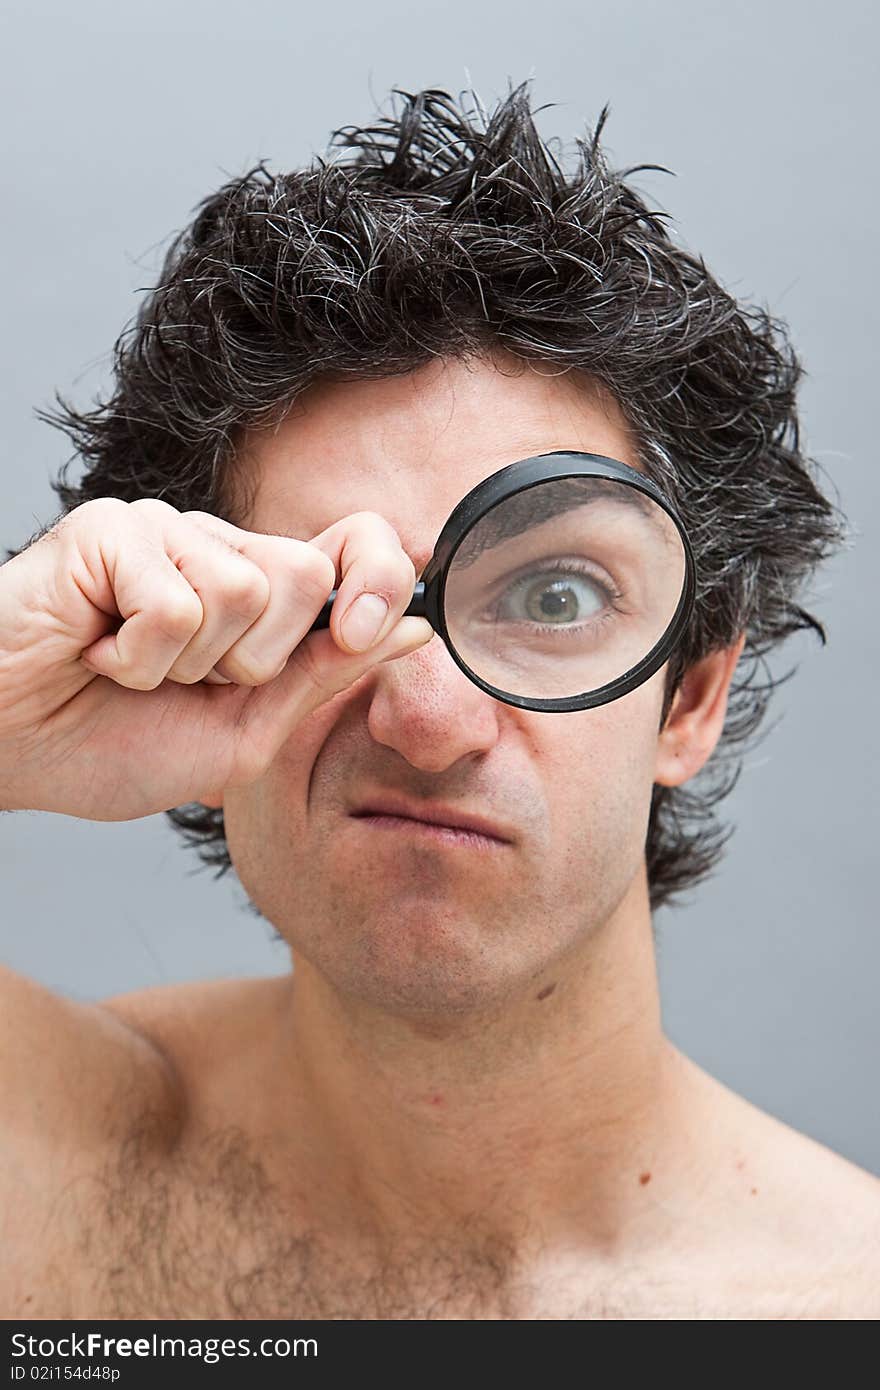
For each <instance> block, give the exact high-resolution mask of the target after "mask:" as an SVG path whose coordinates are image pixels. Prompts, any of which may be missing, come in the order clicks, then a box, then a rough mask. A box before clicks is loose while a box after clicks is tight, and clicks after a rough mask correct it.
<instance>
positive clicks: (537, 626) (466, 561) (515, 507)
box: [444, 477, 686, 700]
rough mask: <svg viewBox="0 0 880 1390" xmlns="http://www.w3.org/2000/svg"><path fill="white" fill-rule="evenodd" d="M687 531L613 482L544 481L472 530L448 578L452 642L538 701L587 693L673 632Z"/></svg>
mask: <svg viewBox="0 0 880 1390" xmlns="http://www.w3.org/2000/svg"><path fill="white" fill-rule="evenodd" d="M685 576H686V559H685V550H684V544H683V542H682V539H681V536H680V534H679V531H678V528H677V526H676V524H675V522H674V521H673V520H672V518H671V517H670V516H669V514H668V513H667V512H666V511H665V510H664V509H663V508H662V507H661V506H659V505H658V504H657V503H656V502H654V501H653V500H652V499H651V498H650V497H648V496H646V495H645V494H644V493H642V492H640V491H639V490H638V489H637V488H635V487H632V486H629V485H628V484H626V483H621V482H616V481H614V480H611V479H607V478H593V477H569V478H556V479H552V480H549V481H546V482H541V483H537V484H535V485H534V486H532V487H529V488H526V489H524V490H523V491H521V492H518V493H515V494H514V495H513V496H511V497H507V498H505V499H503V500H502V501H501V502H498V503H497V504H496V505H495V506H494V507H493V508H492V509H491V511H489V512H487V513H486V515H485V516H484V517H482V518H481V519H480V520H479V521H478V522H476V523H475V525H474V526H473V527H472V528H471V529H470V530H469V531H468V532H467V533H466V535H465V536H464V538H463V540H462V542H461V543H460V545H459V547H458V549H457V550H456V552H455V554H454V556H453V558H452V561H451V564H450V568H449V572H448V575H447V579H446V587H445V594H444V612H445V617H446V626H447V631H448V635H449V639H450V641H451V643H452V645H453V646H454V647H455V649H456V652H457V653H458V656H459V657H460V659H461V660H462V661H463V662H464V664H465V665H466V666H467V667H469V668H470V670H471V671H472V672H473V673H474V674H475V675H476V676H478V677H479V678H480V679H481V680H483V681H485V682H487V683H488V684H489V685H492V686H494V687H495V688H496V689H497V690H500V691H504V692H506V693H507V694H510V695H515V696H520V697H524V698H526V699H538V700H541V699H543V700H547V699H561V698H569V697H571V696H576V695H586V694H589V693H591V692H593V691H595V690H599V689H600V688H601V687H602V686H605V685H608V684H609V683H610V682H612V681H616V680H618V679H619V678H621V677H623V676H625V675H627V674H628V673H629V672H630V671H632V669H633V668H634V667H636V666H638V665H639V663H640V662H641V661H642V660H643V659H644V657H646V656H647V655H648V653H649V652H650V651H652V649H653V648H654V647H655V646H656V644H657V643H658V642H659V641H660V639H661V638H662V637H663V635H664V633H665V632H666V630H667V628H668V627H669V625H670V623H671V622H672V620H673V617H674V616H675V613H676V610H677V608H678V604H679V600H680V599H681V596H682V592H683V590H684V586H685Z"/></svg>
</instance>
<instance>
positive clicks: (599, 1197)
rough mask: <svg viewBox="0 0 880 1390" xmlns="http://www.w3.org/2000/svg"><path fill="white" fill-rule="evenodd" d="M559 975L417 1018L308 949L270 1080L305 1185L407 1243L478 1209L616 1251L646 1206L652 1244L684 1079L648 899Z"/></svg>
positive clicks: (511, 1227)
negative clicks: (664, 1005)
mask: <svg viewBox="0 0 880 1390" xmlns="http://www.w3.org/2000/svg"><path fill="white" fill-rule="evenodd" d="M552 974H553V980H552V983H553V988H552V989H549V987H548V985H547V984H546V983H544V984H543V987H533V988H531V989H529V990H528V992H527V993H524V994H522V995H521V996H520V997H519V998H517V999H514V1000H508V1001H506V1002H505V1003H504V1004H503V1005H501V1004H497V1005H496V1006H495V1007H494V1008H493V1009H487V1010H486V1011H485V1012H483V1013H482V1014H480V1015H477V1014H474V1013H471V1014H469V1015H468V1016H467V1017H462V1016H459V1017H455V1018H449V1017H446V1018H443V1017H439V1016H437V1017H434V1018H431V1019H427V1018H422V1019H414V1018H412V1017H409V1018H402V1017H400V1016H393V1015H391V1014H389V1013H388V1012H380V1011H378V1010H376V1009H375V1008H371V1007H368V1006H366V1005H365V1004H364V1003H363V1002H362V1001H353V1000H352V999H350V998H343V997H341V996H340V995H339V993H338V992H337V991H335V990H334V989H333V987H332V986H331V985H330V984H329V983H328V982H327V980H326V979H324V978H323V977H322V976H320V975H319V974H318V973H317V972H316V971H315V970H314V969H313V968H312V967H311V966H310V965H309V963H308V962H306V961H298V962H297V963H296V967H295V976H294V980H293V981H292V982H288V984H289V986H290V987H289V989H288V992H287V995H286V997H285V999H284V1001H283V1003H282V1006H281V1007H280V1008H279V1011H278V1014H277V1016H276V1020H275V1024H274V1035H275V1036H274V1040H273V1044H272V1064H271V1075H272V1078H273V1080H272V1083H271V1087H270V1089H269V1090H268V1091H267V1092H266V1093H265V1099H266V1102H267V1104H268V1105H270V1106H271V1107H272V1110H273V1113H274V1116H275V1129H276V1132H277V1124H278V1117H279V1116H280V1115H284V1114H285V1113H286V1114H288V1115H289V1117H290V1122H291V1150H290V1163H291V1171H292V1172H295V1175H296V1185H297V1187H298V1188H299V1189H300V1190H302V1188H303V1186H304V1185H308V1184H310V1183H311V1184H312V1187H311V1189H310V1190H312V1191H314V1192H315V1194H318V1193H320V1194H321V1195H320V1201H321V1204H322V1205H323V1204H325V1203H326V1205H327V1209H328V1211H332V1212H334V1213H335V1214H336V1216H337V1217H338V1216H339V1215H340V1214H341V1215H343V1217H344V1216H346V1215H347V1216H348V1217H349V1218H351V1219H353V1220H356V1221H358V1222H362V1223H363V1222H366V1223H368V1224H369V1225H372V1226H375V1227H376V1228H377V1229H380V1230H382V1231H383V1232H384V1233H385V1234H387V1235H388V1236H389V1238H393V1237H394V1235H395V1232H396V1231H404V1230H412V1229H413V1228H418V1229H419V1230H420V1231H422V1232H423V1233H424V1235H425V1236H426V1237H427V1236H430V1233H431V1230H432V1228H436V1229H437V1230H438V1231H439V1230H442V1231H444V1232H445V1233H447V1234H448V1232H449V1230H450V1228H451V1226H453V1225H454V1226H459V1225H460V1227H461V1229H463V1230H466V1229H467V1227H468V1224H469V1223H473V1222H474V1221H476V1220H477V1219H478V1220H479V1223H480V1228H481V1230H483V1231H486V1230H487V1229H489V1228H491V1229H492V1231H493V1233H494V1234H496V1235H497V1236H498V1237H499V1238H502V1239H509V1240H511V1241H513V1242H514V1243H520V1242H523V1243H527V1244H531V1243H532V1242H533V1241H534V1242H536V1243H538V1244H544V1243H546V1242H547V1241H551V1242H554V1241H557V1240H559V1239H563V1238H564V1239H565V1240H571V1241H574V1242H576V1243H577V1245H578V1247H579V1248H581V1249H583V1248H589V1249H591V1250H593V1251H595V1253H596V1254H597V1256H600V1255H602V1254H604V1253H609V1252H611V1251H612V1250H614V1249H617V1248H618V1246H619V1245H620V1243H621V1241H625V1242H628V1241H629V1240H630V1233H631V1232H632V1230H633V1229H634V1227H633V1222H634V1221H635V1224H636V1226H638V1225H639V1220H640V1218H642V1217H644V1219H645V1223H646V1232H645V1233H646V1238H648V1239H650V1234H649V1233H648V1231H647V1227H648V1226H650V1222H651V1220H652V1219H655V1217H656V1213H655V1212H654V1208H655V1206H656V1204H655V1203H654V1202H653V1201H652V1200H651V1198H652V1197H653V1195H654V1194H655V1193H658V1189H660V1188H662V1187H664V1186H666V1183H667V1182H668V1181H670V1180H673V1181H675V1180H676V1179H678V1178H679V1177H680V1174H678V1173H677V1172H676V1171H675V1170H676V1167H677V1165H679V1163H680V1159H681V1157H682V1155H681V1134H680V1129H681V1126H680V1124H679V1121H680V1118H681V1113H682V1104H683V1086H682V1073H681V1070H680V1068H679V1067H678V1065H677V1060H678V1054H677V1053H676V1052H675V1049H673V1048H672V1047H671V1045H670V1044H669V1043H668V1041H667V1039H666V1038H665V1037H664V1035H663V1032H662V1029H661V1022H660V1005H659V996H658V985H657V973H656V962H655V956H654V946H653V936H652V932H651V922H650V914H649V913H648V911H647V908H646V907H645V910H644V911H642V912H632V911H630V912H625V913H621V914H619V915H618V917H617V918H616V919H615V920H614V921H613V922H612V923H609V924H606V929H605V930H603V932H602V933H601V934H600V935H599V936H598V937H597V938H596V939H595V940H593V941H591V942H589V943H587V945H586V946H585V947H584V949H583V951H582V953H581V955H580V956H579V957H578V958H569V959H568V960H567V961H564V962H559V963H558V969H556V970H554V971H553V972H552ZM651 1181H654V1182H655V1186H654V1188H653V1190H649V1189H648V1183H649V1182H651Z"/></svg>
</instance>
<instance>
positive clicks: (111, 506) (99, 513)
mask: <svg viewBox="0 0 880 1390" xmlns="http://www.w3.org/2000/svg"><path fill="white" fill-rule="evenodd" d="M129 506H130V503H128V502H123V501H122V499H121V498H119V497H91V498H89V500H88V502H81V503H80V504H79V506H78V507H74V509H73V511H72V512H68V514H67V516H66V517H65V518H63V519H64V521H66V523H67V524H68V525H72V526H75V525H77V524H80V523H85V524H86V525H89V526H92V525H94V526H100V525H101V523H102V522H110V521H112V520H114V519H115V518H117V517H119V516H122V515H127V514H128V509H129ZM59 529H60V528H59Z"/></svg>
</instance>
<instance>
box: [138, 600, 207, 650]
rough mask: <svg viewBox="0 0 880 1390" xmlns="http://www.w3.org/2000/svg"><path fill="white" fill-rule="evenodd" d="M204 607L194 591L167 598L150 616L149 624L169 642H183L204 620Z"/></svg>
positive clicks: (192, 634)
mask: <svg viewBox="0 0 880 1390" xmlns="http://www.w3.org/2000/svg"><path fill="white" fill-rule="evenodd" d="M204 616H205V613H204V609H203V607H202V604H201V600H200V599H199V596H198V594H197V593H195V591H192V597H191V598H188V597H187V595H186V594H180V595H174V596H172V597H171V598H167V599H166V600H165V602H164V603H163V604H162V606H161V608H159V609H157V610H156V612H155V614H154V615H153V616H152V619H151V625H152V626H153V627H154V628H155V629H156V631H157V632H158V633H159V634H160V635H161V636H162V637H166V638H167V639H168V640H169V641H171V642H184V641H187V640H188V639H189V638H190V637H192V636H194V634H195V633H196V632H198V630H199V628H200V627H201V625H202V622H203V621H204Z"/></svg>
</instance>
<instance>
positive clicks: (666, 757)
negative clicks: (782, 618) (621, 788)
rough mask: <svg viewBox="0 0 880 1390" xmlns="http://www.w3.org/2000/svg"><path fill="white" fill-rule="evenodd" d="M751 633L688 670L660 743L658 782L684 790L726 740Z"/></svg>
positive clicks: (656, 779) (658, 749)
mask: <svg viewBox="0 0 880 1390" xmlns="http://www.w3.org/2000/svg"><path fill="white" fill-rule="evenodd" d="M745 640H746V634H745V633H744V632H743V633H741V634H740V636H739V638H738V639H737V641H736V642H734V643H733V645H732V646H730V647H722V648H721V649H720V650H719V651H717V652H710V653H709V655H708V656H704V657H703V660H702V661H698V662H696V663H695V664H694V665H693V666H691V667H689V668H688V670H687V671H686V672H685V674H684V676H683V677H682V681H681V684H680V686H679V688H678V690H677V691H676V692H675V699H674V700H673V702H672V708H671V709H670V711H669V714H668V715H667V716H666V723H665V724H664V725H663V728H662V729H661V731H660V735H659V737H658V740H657V764H656V767H655V771H654V781H655V782H659V783H660V785H661V786H663V787H679V786H681V784H682V783H683V782H687V781H688V780H689V778H691V777H693V776H695V775H696V773H698V772H699V770H700V768H701V767H702V766H703V764H704V763H706V762H708V760H709V756H710V754H711V753H712V750H713V748H714V747H715V745H716V743H717V742H718V740H719V738H720V737H721V730H722V729H723V727H724V716H725V715H726V713H727V695H728V691H729V689H730V682H731V680H732V678H733V673H734V671H735V670H736V663H737V662H738V661H739V658H740V653H741V652H742V649H743V646H744V645H745Z"/></svg>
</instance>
